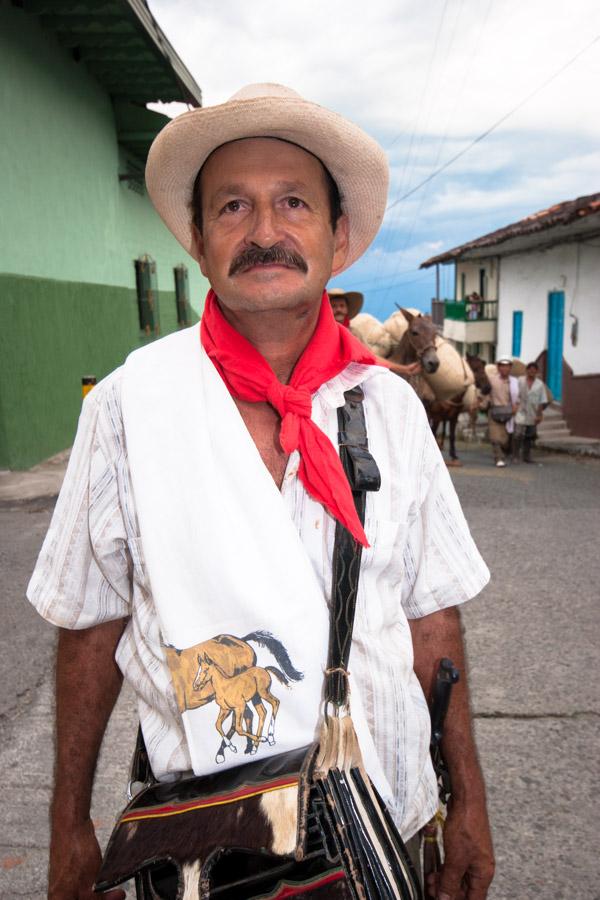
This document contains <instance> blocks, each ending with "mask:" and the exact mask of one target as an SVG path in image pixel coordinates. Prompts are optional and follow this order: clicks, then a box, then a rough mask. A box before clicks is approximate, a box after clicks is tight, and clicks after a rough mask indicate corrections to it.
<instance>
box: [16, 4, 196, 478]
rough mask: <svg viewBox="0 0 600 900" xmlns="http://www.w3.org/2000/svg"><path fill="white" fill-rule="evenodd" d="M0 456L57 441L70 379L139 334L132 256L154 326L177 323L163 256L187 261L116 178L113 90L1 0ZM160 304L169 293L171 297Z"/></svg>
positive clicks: (47, 450) (107, 360) (51, 449)
mask: <svg viewBox="0 0 600 900" xmlns="http://www.w3.org/2000/svg"><path fill="white" fill-rule="evenodd" d="M0 121H1V122H2V141H0V194H1V196H2V215H1V216H0V329H1V333H0V346H1V347H2V353H1V354H0V466H1V467H7V466H8V467H11V468H24V467H27V466H30V465H32V464H33V463H35V462H38V461H39V460H41V459H43V458H45V457H47V456H49V455H51V454H53V453H56V452H57V451H59V450H61V449H63V448H64V447H66V446H69V445H70V443H71V442H72V438H73V430H74V427H75V423H76V419H77V414H78V411H79V406H80V402H81V401H80V394H81V390H80V378H81V376H82V375H85V374H88V373H91V374H95V375H97V376H98V377H101V376H102V375H104V374H106V373H107V372H109V371H110V370H111V369H112V368H114V367H115V366H116V365H119V364H120V363H121V362H122V361H123V359H124V357H125V356H126V355H127V353H128V352H129V351H130V350H132V349H134V348H135V347H136V346H138V345H139V343H140V340H142V339H143V338H142V337H141V336H140V330H139V323H138V318H137V303H136V297H135V270H134V265H133V262H134V259H135V258H137V257H139V256H141V255H143V254H149V255H150V256H151V257H152V258H153V259H154V260H155V261H156V263H157V276H158V289H159V297H160V301H159V302H160V316H161V330H162V333H163V334H166V333H168V332H169V331H171V330H173V329H174V328H176V327H177V323H176V313H175V301H174V299H173V298H174V280H173V267H174V266H176V265H177V264H179V263H182V262H183V263H185V265H187V267H188V270H189V284H190V297H191V303H192V306H193V308H194V309H195V311H196V313H198V314H199V313H200V312H201V309H202V305H203V302H204V297H205V294H206V290H207V283H206V280H205V279H204V278H203V277H202V275H201V274H200V272H199V269H198V266H197V264H196V263H195V262H194V260H192V259H191V257H189V256H188V255H187V254H186V252H185V251H184V250H183V248H182V247H181V246H180V245H179V244H178V242H177V241H176V240H175V238H174V237H172V235H171V234H170V232H169V231H168V230H167V228H166V227H165V226H164V225H163V223H162V221H161V220H160V218H159V216H158V215H157V214H156V212H155V211H154V209H153V207H152V204H151V203H150V200H149V199H148V197H147V195H146V193H145V191H144V190H142V192H141V193H139V192H136V191H135V190H133V189H131V188H130V187H128V186H127V184H126V182H120V181H119V173H120V172H122V171H123V169H124V162H125V159H124V152H123V150H122V149H121V148H120V147H119V145H118V143H117V138H116V125H115V120H114V113H113V106H112V101H111V98H110V97H109V95H108V94H107V93H106V92H105V91H104V90H103V89H102V88H101V86H100V85H99V84H98V83H97V82H96V80H95V79H94V78H93V77H92V76H91V75H90V74H89V72H88V71H87V69H86V68H85V65H84V64H83V63H77V62H75V61H74V60H73V59H72V56H71V54H70V52H69V51H68V50H66V49H65V48H62V47H61V46H60V45H59V44H58V43H57V41H56V39H55V37H54V35H52V34H51V33H50V32H46V31H43V30H42V29H41V27H40V26H39V24H38V19H37V18H36V17H35V16H32V15H30V14H27V13H25V12H24V11H23V10H22V9H19V8H16V7H12V6H11V5H10V4H7V3H6V2H5V0H0ZM171 301H172V302H171Z"/></svg>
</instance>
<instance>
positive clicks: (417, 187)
mask: <svg viewBox="0 0 600 900" xmlns="http://www.w3.org/2000/svg"><path fill="white" fill-rule="evenodd" d="M598 41H600V34H598V35H596V37H595V38H594V39H593V40H592V41H590V43H589V44H586V46H585V47H584V48H583V49H582V50H580V51H579V53H576V54H575V56H573V57H571V59H570V60H568V62H566V63H565V64H564V65H563V66H561V67H560V69H557V71H556V72H554V74H553V75H551V76H550V77H549V78H547V79H546V81H544V82H543V83H542V84H540V85H539V86H538V87H537V88H535V90H533V91H531V93H530V94H528V95H527V96H526V97H525V98H524V99H523V100H521V102H520V103H518V104H517V105H516V106H514V107H513V108H512V109H511V110H509V112H507V113H505V115H503V116H502V118H500V119H498V121H497V122H494V124H493V125H491V126H490V127H489V128H488V129H487V130H486V131H484V132H482V134H480V135H479V136H478V137H476V138H475V139H474V140H472V141H471V143H470V144H467V146H466V147H463V149H462V150H459V152H458V153H456V154H455V155H454V156H453V157H451V158H450V159H449V160H447V161H446V162H445V163H444V165H443V166H440V167H439V169H435V171H433V172H432V173H431V174H430V175H428V176H427V178H424V179H423V181H421V182H420V183H419V184H417V185H415V187H413V188H411V189H410V191H407V193H406V194H404V195H403V196H402V197H398V198H397V199H396V200H394V201H393V203H390V205H389V206H388V208H387V209H386V212H389V211H390V209H393V208H394V207H395V206H397V205H398V203H402V201H403V200H406V199H408V197H410V196H412V194H414V193H416V191H418V190H420V188H422V187H423V186H424V185H426V184H428V183H429V182H430V181H432V180H433V179H434V178H435V177H436V176H437V175H440V174H441V172H444V171H445V170H446V169H448V168H449V167H450V166H451V165H452V164H453V163H455V162H456V160H457V159H460V157H461V156H464V155H465V153H467V152H468V151H469V150H470V149H471V148H472V147H474V146H475V144H478V143H479V142H480V141H482V140H483V139H484V138H486V137H487V136H488V135H490V134H491V133H492V131H495V130H496V128H498V127H499V126H500V125H502V123H503V122H506V120H507V119H508V118H509V117H510V116H512V115H513V114H514V113H516V112H517V111H518V110H519V109H521V107H523V106H525V104H526V103H528V102H529V101H530V100H531V99H532V98H533V97H535V96H536V95H537V94H539V93H540V91H543V90H544V88H546V87H547V86H548V85H549V84H550V83H551V82H553V81H554V79H555V78H558V76H559V75H561V74H562V73H563V72H564V71H565V69H568V68H569V66H572V65H573V63H574V62H576V61H577V60H578V59H579V57H580V56H583V54H584V53H586V52H587V51H588V50H589V49H590V47H592V46H593V45H594V44H596V43H597V42H598Z"/></svg>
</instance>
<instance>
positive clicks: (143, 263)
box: [134, 254, 160, 335]
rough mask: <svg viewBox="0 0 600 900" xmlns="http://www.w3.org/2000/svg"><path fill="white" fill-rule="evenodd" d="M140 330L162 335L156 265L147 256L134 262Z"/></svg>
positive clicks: (145, 332) (148, 333)
mask: <svg viewBox="0 0 600 900" xmlns="http://www.w3.org/2000/svg"><path fill="white" fill-rule="evenodd" d="M134 265H135V286H136V290H137V301H138V314H139V317H140V328H141V330H142V331H143V332H144V334H147V335H152V334H154V335H158V334H160V322H159V317H158V286H157V280H156V263H155V262H154V260H153V259H152V257H151V256H148V254H145V255H144V256H140V257H139V258H138V259H136V260H135V262H134Z"/></svg>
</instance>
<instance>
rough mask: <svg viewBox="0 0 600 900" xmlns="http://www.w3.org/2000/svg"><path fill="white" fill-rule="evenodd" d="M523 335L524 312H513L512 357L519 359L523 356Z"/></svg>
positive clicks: (519, 310)
mask: <svg viewBox="0 0 600 900" xmlns="http://www.w3.org/2000/svg"><path fill="white" fill-rule="evenodd" d="M522 335H523V311H522V310H521V309H515V310H513V339H512V355H513V356H516V357H517V358H518V357H519V356H520V355H521V337H522Z"/></svg>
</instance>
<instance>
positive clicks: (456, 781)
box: [410, 607, 481, 799]
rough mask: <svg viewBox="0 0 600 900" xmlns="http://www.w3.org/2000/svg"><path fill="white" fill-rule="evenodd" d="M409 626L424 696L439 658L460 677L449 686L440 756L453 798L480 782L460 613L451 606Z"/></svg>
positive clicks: (426, 693) (430, 687)
mask: <svg viewBox="0 0 600 900" xmlns="http://www.w3.org/2000/svg"><path fill="white" fill-rule="evenodd" d="M410 626H411V632H412V638H413V649H414V669H415V673H416V675H417V678H418V679H419V681H420V682H421V686H422V687H423V691H424V693H425V696H426V697H427V699H429V698H430V697H431V696H432V694H433V687H434V682H435V677H436V674H437V670H438V666H439V663H440V660H441V659H443V658H444V657H449V658H450V659H451V660H452V662H453V663H454V665H455V666H456V667H457V669H459V671H460V680H459V682H458V684H455V685H454V687H453V688H452V695H451V700H450V707H449V709H448V715H447V716H446V721H445V724H444V737H443V739H442V751H443V756H444V760H445V762H446V765H447V766H448V770H449V772H450V777H451V780H452V793H453V796H454V797H455V799H459V798H460V797H462V796H463V795H465V794H466V793H470V792H471V791H473V790H474V789H475V787H476V784H477V783H478V782H480V781H481V773H480V769H479V763H478V760H477V751H476V748H475V741H474V738H473V731H472V727H471V711H470V708H469V691H468V684H467V674H466V664H465V651H464V644H463V638H462V628H461V621H460V613H459V611H458V609H457V608H456V607H451V608H450V609H445V610H440V612H437V613H433V614H432V615H430V616H425V617H424V618H422V619H413V620H411V622H410Z"/></svg>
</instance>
